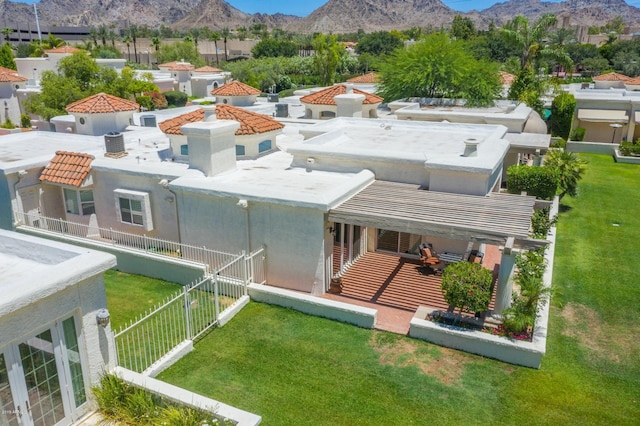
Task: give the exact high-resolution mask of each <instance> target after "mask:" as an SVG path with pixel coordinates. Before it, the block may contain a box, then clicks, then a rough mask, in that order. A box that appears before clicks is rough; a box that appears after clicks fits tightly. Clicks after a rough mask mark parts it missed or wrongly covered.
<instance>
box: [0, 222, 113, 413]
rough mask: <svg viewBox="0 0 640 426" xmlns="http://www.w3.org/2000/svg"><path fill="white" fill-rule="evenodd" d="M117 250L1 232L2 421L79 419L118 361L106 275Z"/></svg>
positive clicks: (0, 335)
mask: <svg viewBox="0 0 640 426" xmlns="http://www.w3.org/2000/svg"><path fill="white" fill-rule="evenodd" d="M115 263H116V260H115V257H114V256H113V255H110V254H106V253H101V252H97V251H93V250H89V249H85V248H80V247H76V246H72V245H69V244H63V243H59V242H54V241H50V240H45V239H41V238H37V237H32V236H28V235H23V234H18V233H15V232H10V231H6V230H0V274H1V275H2V279H1V280H0V292H1V293H2V297H1V298H0V394H1V402H2V409H1V410H0V424H3V425H18V424H47V425H53V424H71V423H73V422H75V421H77V420H78V419H80V418H81V417H82V416H83V415H85V414H87V413H88V412H90V411H91V410H92V408H93V407H91V406H90V404H91V403H90V398H89V394H90V388H91V386H93V385H94V384H96V383H97V382H98V380H99V378H100V375H101V374H102V373H103V372H104V371H107V370H109V369H111V368H113V367H115V366H116V352H115V345H114V341H113V336H112V334H111V328H110V326H109V324H108V320H109V314H108V311H107V310H106V306H107V305H106V296H105V290H104V281H103V273H104V271H106V270H107V269H109V268H112V267H113V266H115Z"/></svg>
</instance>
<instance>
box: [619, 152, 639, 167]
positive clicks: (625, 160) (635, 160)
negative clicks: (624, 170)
mask: <svg viewBox="0 0 640 426" xmlns="http://www.w3.org/2000/svg"><path fill="white" fill-rule="evenodd" d="M613 156H614V157H615V159H616V162H617V163H629V164H640V157H630V156H625V155H621V154H620V151H619V150H617V149H616V150H615V152H614V154H613Z"/></svg>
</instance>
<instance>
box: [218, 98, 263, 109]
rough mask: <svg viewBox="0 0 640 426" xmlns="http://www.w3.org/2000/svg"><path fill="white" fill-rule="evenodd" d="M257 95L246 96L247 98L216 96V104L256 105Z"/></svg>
mask: <svg viewBox="0 0 640 426" xmlns="http://www.w3.org/2000/svg"><path fill="white" fill-rule="evenodd" d="M257 97H258V95H248V96H219V95H217V96H216V103H217V104H227V105H232V106H238V107H243V106H251V105H253V104H255V103H256V98H257Z"/></svg>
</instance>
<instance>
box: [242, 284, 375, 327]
mask: <svg viewBox="0 0 640 426" xmlns="http://www.w3.org/2000/svg"><path fill="white" fill-rule="evenodd" d="M248 289H249V297H251V300H254V301H256V302H264V303H268V304H271V305H277V306H282V307H285V308H291V309H295V310H296V311H300V312H303V313H305V314H309V315H314V316H317V317H323V318H329V319H333V320H337V321H340V322H345V323H348V324H353V325H357V326H358V327H363V328H373V327H374V325H375V323H376V317H377V314H378V311H377V310H376V309H371V308H365V307H362V306H356V305H351V304H349V303H343V302H337V301H334V300H328V299H321V298H319V297H316V296H311V295H309V294H304V293H298V292H295V291H291V290H286V289H282V288H277V287H271V286H268V285H263V284H250V285H249V286H248Z"/></svg>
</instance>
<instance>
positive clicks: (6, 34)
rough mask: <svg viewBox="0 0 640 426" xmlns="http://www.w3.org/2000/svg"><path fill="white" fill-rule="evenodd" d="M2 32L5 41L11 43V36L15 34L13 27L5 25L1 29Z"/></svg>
mask: <svg viewBox="0 0 640 426" xmlns="http://www.w3.org/2000/svg"><path fill="white" fill-rule="evenodd" d="M0 33H2V35H3V36H4V42H5V43H9V36H10V35H11V34H13V29H12V28H9V27H4V28H2V30H0Z"/></svg>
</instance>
